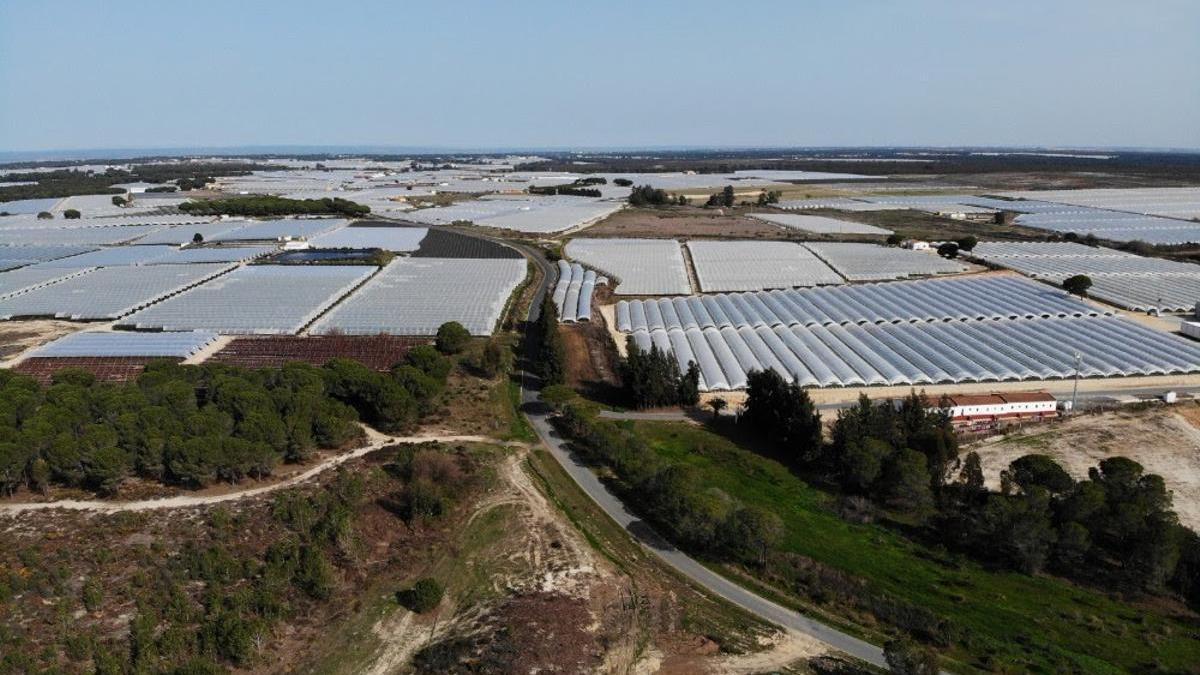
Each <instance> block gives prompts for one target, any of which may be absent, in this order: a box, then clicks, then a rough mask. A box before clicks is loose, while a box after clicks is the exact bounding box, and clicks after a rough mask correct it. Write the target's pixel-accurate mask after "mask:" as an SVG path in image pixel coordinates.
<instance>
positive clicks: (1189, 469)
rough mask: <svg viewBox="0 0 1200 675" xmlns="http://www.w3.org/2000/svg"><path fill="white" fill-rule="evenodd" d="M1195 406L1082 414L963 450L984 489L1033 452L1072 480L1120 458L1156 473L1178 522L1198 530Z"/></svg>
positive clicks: (1199, 451) (1199, 460)
mask: <svg viewBox="0 0 1200 675" xmlns="http://www.w3.org/2000/svg"><path fill="white" fill-rule="evenodd" d="M1198 424H1200V407H1197V406H1196V405H1194V404H1180V405H1179V407H1177V408H1173V409H1171V408H1158V409H1154V410H1148V411H1137V412H1132V411H1118V412H1110V413H1102V414H1097V415H1081V416H1077V417H1074V418H1070V419H1067V420H1064V421H1062V422H1056V423H1052V424H1050V425H1045V426H1030V427H1026V428H1025V429H1022V430H1020V431H1017V432H1015V433H1012V434H1008V435H1006V436H995V437H992V438H989V439H986V440H984V441H981V442H979V443H977V444H974V445H972V446H969V447H968V448H964V452H965V451H966V450H974V451H976V452H978V453H979V457H980V459H981V460H982V461H983V474H984V477H985V478H986V479H987V483H988V486H989V487H991V488H993V489H996V488H999V486H1000V471H1001V470H1003V469H1004V468H1005V467H1007V466H1008V465H1009V463H1011V462H1012V461H1013V460H1014V459H1017V458H1018V457H1021V456H1023V455H1028V454H1032V453H1038V454H1045V455H1049V456H1051V457H1053V458H1054V459H1055V460H1057V461H1058V462H1059V463H1060V464H1062V466H1063V468H1065V469H1066V470H1067V471H1068V472H1069V473H1070V474H1071V475H1072V476H1075V477H1076V478H1085V477H1086V476H1087V471H1088V469H1089V468H1091V467H1094V466H1096V465H1097V464H1098V463H1099V462H1100V460H1102V459H1104V458H1106V457H1114V456H1125V457H1128V458H1130V459H1132V460H1134V461H1136V462H1138V463H1139V464H1141V465H1142V466H1143V467H1145V469H1146V471H1147V472H1148V473H1156V474H1159V475H1160V476H1162V477H1163V479H1164V480H1165V481H1166V484H1167V488H1168V489H1169V490H1171V492H1173V493H1174V505H1175V511H1176V512H1177V513H1178V514H1179V521H1180V523H1182V524H1183V525H1186V526H1188V527H1190V528H1192V529H1198V528H1200V428H1198V427H1197V425H1198Z"/></svg>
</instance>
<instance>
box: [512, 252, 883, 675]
mask: <svg viewBox="0 0 1200 675" xmlns="http://www.w3.org/2000/svg"><path fill="white" fill-rule="evenodd" d="M509 245H512V244H511V243H509ZM517 248H520V249H521V250H522V252H523V253H525V254H526V255H527V256H531V259H532V260H533V262H534V264H536V265H538V267H539V268H541V269H542V271H543V272H544V273H545V276H544V278H543V282H542V284H541V288H539V289H538V291H537V293H536V294H535V297H534V299H535V302H534V303H533V304H532V305H531V306H530V309H529V317H528V318H529V320H531V321H532V320H534V319H536V318H537V314H538V311H539V310H540V308H541V298H542V297H543V296H544V295H545V292H546V289H547V288H549V285H550V284H551V283H554V281H555V277H556V276H557V273H558V270H557V268H556V267H555V266H553V265H550V264H549V263H548V262H547V261H546V260H545V259H544V258H543V257H542V256H541V255H540V254H539V253H538V252H536V251H532V250H530V249H529V248H528V247H523V246H517ZM539 386H540V384H539V382H538V381H537V378H536V377H534V376H532V375H530V374H529V373H527V372H522V373H521V402H522V410H523V411H524V413H525V416H526V417H527V418H528V419H529V422H530V424H532V425H533V428H534V430H535V431H536V432H537V434H538V437H539V438H540V439H541V440H542V442H543V443H544V444H545V446H546V448H547V449H548V450H549V451H550V454H551V455H553V456H554V458H555V459H557V460H558V463H559V464H561V465H562V467H563V469H564V470H566V472H567V473H568V474H569V475H570V476H571V478H572V479H574V481H575V482H576V483H577V484H578V485H579V487H580V488H582V489H583V491H584V492H585V493H587V495H588V496H589V497H591V498H592V500H593V501H594V502H596V504H597V505H598V506H599V507H600V508H601V509H603V510H604V512H605V513H607V514H608V516H609V517H610V518H612V519H613V520H614V521H616V522H617V523H618V524H620V526H621V527H623V528H625V530H626V531H627V532H629V534H630V535H631V536H632V537H634V538H635V539H636V540H637V541H639V542H640V543H641V544H642V545H643V546H645V547H646V548H647V549H648V550H650V551H651V552H652V553H654V554H655V555H657V556H658V557H659V558H661V559H662V560H663V561H664V562H665V563H667V564H668V565H670V566H671V567H673V568H675V569H676V570H678V571H679V572H680V573H682V574H683V575H685V576H687V577H688V578H690V579H691V580H692V581H693V582H695V583H696V584H698V585H700V586H701V587H703V588H704V589H706V590H707V591H708V592H710V593H712V594H713V595H716V596H719V597H721V598H724V599H725V600H727V601H729V602H731V603H733V604H734V605H737V606H738V607H741V608H742V609H744V610H746V611H748V612H750V613H751V614H754V615H756V616H758V617H760V618H762V619H765V620H766V621H769V622H771V623H773V624H776V625H779V626H782V627H784V628H789V629H792V630H796V631H799V632H801V633H804V634H805V635H809V636H812V637H813V638H816V639H817V640H820V641H821V642H824V643H825V644H827V645H829V646H830V647H832V648H833V649H836V650H838V651H841V652H844V653H846V654H848V655H850V656H852V657H854V658H857V659H861V660H863V661H866V662H867V663H870V664H872V665H875V666H878V667H881V668H886V667H887V662H886V661H885V660H884V658H883V650H882V649H880V648H879V647H876V646H875V645H872V644H870V643H869V642H866V641H863V640H860V639H858V638H856V637H854V636H853V635H849V634H847V633H843V632H842V631H840V630H838V629H836V628H833V627H831V626H828V625H826V624H824V623H821V622H820V621H817V620H815V619H810V618H808V617H806V616H804V615H802V614H799V613H798V612H795V611H793V610H790V609H788V608H786V607H783V606H781V605H779V604H776V603H774V602H771V601H770V600H767V599H766V598H763V597H761V596H758V595H756V594H754V593H752V592H750V591H748V590H746V589H744V588H742V587H741V586H739V585H737V584H735V583H733V582H732V581H729V580H728V579H726V578H725V577H723V576H721V575H719V574H717V573H716V572H713V571H712V570H710V569H708V568H707V567H705V566H704V565H701V564H700V563H699V562H697V561H696V560H695V559H693V558H691V557H690V556H688V555H687V554H686V553H683V552H682V551H680V550H679V549H677V548H675V547H674V546H672V545H671V544H670V543H669V542H667V541H666V540H664V539H663V538H662V537H660V536H658V535H657V534H656V533H655V532H654V530H653V529H652V528H651V527H650V526H649V525H647V524H646V523H645V522H644V521H643V520H641V519H640V518H638V517H637V516H636V515H634V514H633V513H631V512H630V511H629V510H628V509H626V508H625V505H624V504H622V503H621V501H620V500H619V499H617V498H616V497H615V496H614V495H613V494H612V493H611V492H609V490H608V488H607V487H605V485H604V484H603V483H601V482H600V479H599V478H597V477H596V474H594V473H592V471H591V469H589V468H588V467H587V466H585V465H584V464H582V463H580V462H579V461H577V460H576V459H575V457H574V456H573V455H572V454H571V453H570V451H569V450H567V448H566V444H565V441H564V439H563V438H562V437H561V436H559V435H558V432H556V431H555V430H554V429H553V428H552V427H551V426H550V410H549V407H548V406H546V405H545V404H544V403H542V401H541V396H540V393H539Z"/></svg>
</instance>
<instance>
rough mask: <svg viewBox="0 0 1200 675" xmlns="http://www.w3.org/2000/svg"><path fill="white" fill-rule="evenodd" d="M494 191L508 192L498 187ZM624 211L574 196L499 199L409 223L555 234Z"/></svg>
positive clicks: (419, 215) (433, 212) (431, 211)
mask: <svg viewBox="0 0 1200 675" xmlns="http://www.w3.org/2000/svg"><path fill="white" fill-rule="evenodd" d="M492 189H496V190H499V189H505V186H504V185H496V186H494V187H492ZM620 208H621V202H614V201H606V200H602V199H596V198H593V197H575V196H570V195H498V196H493V197H488V198H484V199H477V200H473V201H467V202H459V203H457V204H451V205H450V206H441V207H434V208H427V209H419V210H415V211H410V212H408V213H406V214H405V215H404V218H406V219H407V220H412V221H416V222H419V223H428V224H431V225H437V224H441V225H445V224H449V223H454V222H463V221H468V222H471V223H474V224H476V225H483V226H487V227H498V228H502V229H506V230H516V231H519V232H534V233H551V232H562V231H564V230H569V229H572V228H577V227H582V226H584V225H587V224H590V223H593V222H595V221H598V220H600V219H602V218H604V217H606V216H608V215H610V214H612V213H613V212H615V211H617V210H618V209H620Z"/></svg>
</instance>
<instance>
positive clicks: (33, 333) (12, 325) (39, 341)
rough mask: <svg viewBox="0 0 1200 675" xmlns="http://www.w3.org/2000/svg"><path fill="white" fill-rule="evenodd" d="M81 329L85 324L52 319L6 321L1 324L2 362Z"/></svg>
mask: <svg viewBox="0 0 1200 675" xmlns="http://www.w3.org/2000/svg"><path fill="white" fill-rule="evenodd" d="M80 328H83V324H79V323H72V322H70V321H54V320H50V319H35V320H32V321H5V322H3V323H0V360H3V359H8V358H12V357H14V356H16V355H17V354H20V353H21V352H23V351H25V350H26V349H29V348H31V347H40V346H41V345H44V344H46V343H47V342H51V341H53V340H57V339H58V338H60V337H62V336H64V335H66V334H68V333H74V332H75V331H77V330H79V329H80Z"/></svg>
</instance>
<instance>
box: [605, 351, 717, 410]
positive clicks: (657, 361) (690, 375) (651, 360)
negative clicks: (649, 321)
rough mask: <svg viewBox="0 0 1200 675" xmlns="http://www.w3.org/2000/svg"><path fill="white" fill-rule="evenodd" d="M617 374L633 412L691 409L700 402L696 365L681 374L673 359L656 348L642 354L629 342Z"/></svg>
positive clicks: (693, 362)
mask: <svg viewBox="0 0 1200 675" xmlns="http://www.w3.org/2000/svg"><path fill="white" fill-rule="evenodd" d="M620 371H621V382H622V384H623V387H624V391H625V395H626V397H627V398H628V400H629V404H630V405H632V406H633V407H635V408H642V409H644V408H661V407H664V406H672V405H683V406H692V405H696V403H698V402H699V401H700V369H699V367H697V366H696V362H695V361H692V362H690V363H688V368H687V371H686V372H682V373H681V372H680V371H679V364H677V363H676V362H675V358H674V357H672V356H671V355H670V354H668V353H666V352H663V351H660V350H659V348H658V346H657V345H651V346H650V351H648V352H647V351H642V349H640V348H639V347H638V345H637V343H636V342H634V340H633V338H632V337H631V338H629V340H628V342H627V343H626V357H625V358H624V359H623V360H622V361H621V365H620Z"/></svg>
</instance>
